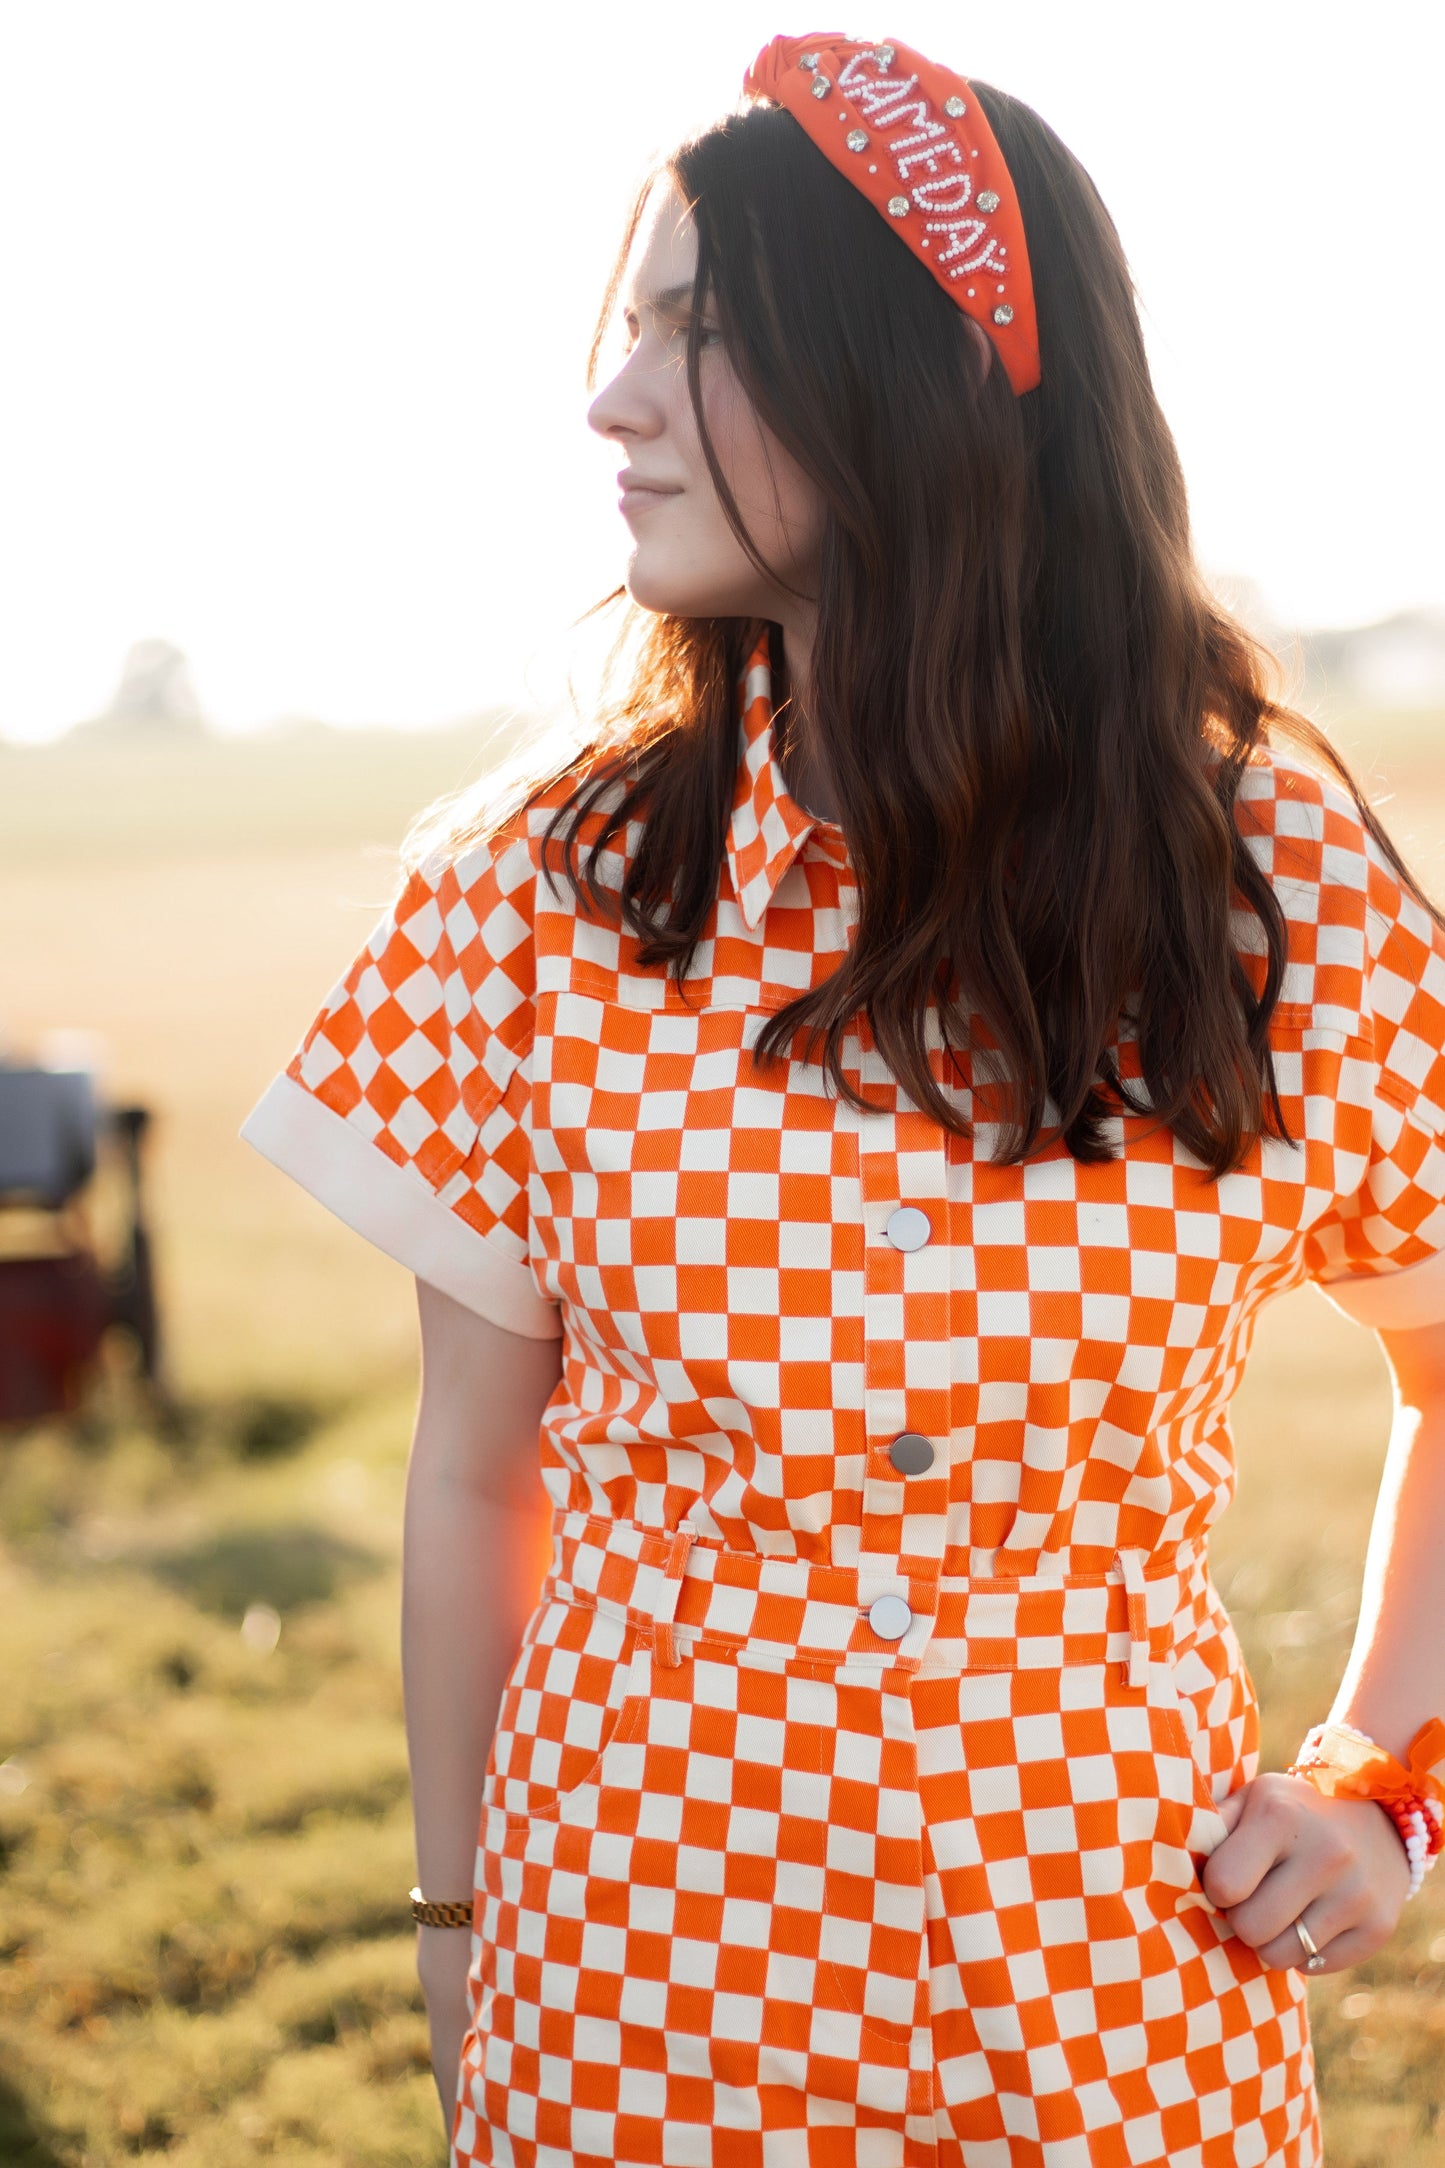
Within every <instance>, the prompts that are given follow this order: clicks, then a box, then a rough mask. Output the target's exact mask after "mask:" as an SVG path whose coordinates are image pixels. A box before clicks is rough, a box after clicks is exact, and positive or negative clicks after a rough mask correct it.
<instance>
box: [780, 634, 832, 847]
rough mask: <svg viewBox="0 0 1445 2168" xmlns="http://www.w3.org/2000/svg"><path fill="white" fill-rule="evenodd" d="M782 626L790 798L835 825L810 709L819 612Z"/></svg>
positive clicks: (823, 757) (822, 755)
mask: <svg viewBox="0 0 1445 2168" xmlns="http://www.w3.org/2000/svg"><path fill="white" fill-rule="evenodd" d="M781 622H782V632H783V670H784V675H785V677H786V680H787V685H786V692H787V699H788V704H789V709H790V714H789V724H790V727H789V729H788V730H787V732H786V733H785V736H786V751H785V752H784V753H783V754H782V755H781V756H780V757H781V765H782V769H783V776H784V779H785V781H786V783H787V786H788V792H789V795H790V796H791V797H792V798H793V799H795V800H796V802H797V803H798V804H799V805H800V806H801V807H802V808H803V810H804V812H805V813H811V814H812V815H813V817H814V818H815V819H816V820H824V821H836V820H838V818H839V812H838V804H837V799H836V797H835V795H834V791H833V783H832V778H831V777H830V775H829V772H828V762H827V758H826V755H825V753H824V751H823V748H822V746H821V745H820V744H819V741H818V732H817V729H816V727H815V725H814V723H813V719H812V711H811V709H810V706H809V693H810V689H811V679H812V667H811V666H812V659H813V627H814V624H815V622H816V612H814V611H811V610H809V611H808V612H807V614H806V616H802V615H801V614H800V616H799V617H797V618H793V617H791V616H790V617H788V618H784V619H783V620H782V621H781Z"/></svg>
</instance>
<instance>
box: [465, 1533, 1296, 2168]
mask: <svg viewBox="0 0 1445 2168" xmlns="http://www.w3.org/2000/svg"><path fill="white" fill-rule="evenodd" d="M877 1579H878V1577H877V1576H876V1574H875V1575H872V1576H870V1577H868V1585H865V1583H864V1577H863V1576H861V1575H860V1574H858V1573H856V1572H852V1571H848V1570H841V1569H835V1568H832V1567H819V1566H811V1565H808V1564H805V1563H800V1562H797V1561H794V1560H783V1559H769V1558H764V1557H762V1556H759V1555H753V1554H748V1553H744V1552H741V1551H737V1550H729V1549H724V1548H722V1547H720V1546H717V1545H715V1544H711V1543H704V1542H701V1541H697V1540H694V1539H693V1537H692V1534H691V1531H690V1530H689V1529H688V1528H687V1527H686V1526H685V1525H684V1527H683V1528H681V1529H680V1530H678V1531H675V1532H671V1533H667V1532H655V1531H651V1530H645V1529H643V1528H641V1527H638V1526H636V1525H634V1524H631V1523H628V1522H625V1521H608V1520H605V1519H597V1518H590V1517H588V1516H587V1515H585V1514H581V1513H569V1514H559V1515H558V1516H557V1517H556V1520H555V1523H554V1563H553V1570H552V1572H551V1574H550V1576H549V1578H548V1580H547V1582H546V1583H545V1585H544V1587H543V1590H542V1596H541V1601H540V1603H539V1605H538V1608H537V1610H536V1612H535V1614H534V1616H533V1618H532V1620H531V1622H530V1625H529V1628H528V1631H527V1635H526V1638H525V1641H524V1645H523V1648H522V1651H521V1653H520V1655H519V1657H518V1660H517V1663H516V1665H515V1667H514V1670H513V1672H512V1675H511V1679H510V1682H509V1684H508V1687H507V1689H506V1692H505V1695H504V1698H503V1703H502V1710H501V1716H500V1719H499V1724H498V1729H497V1735H496V1740H495V1743H494V1746H493V1751H492V1758H491V1763H490V1765H489V1768H488V1772H487V1778H486V1785H485V1792H484V1799H483V1806H482V1814H481V1824H480V1830H479V1840H478V1846H477V1864H476V1891H475V1905H476V1913H475V1923H474V1925H475V1932H474V1935H473V1947H472V1965H471V1974H470V1981H469V1990H470V1996H471V2013H470V2014H471V2025H470V2029H469V2030H468V2033H467V2035H466V2039H465V2042H464V2046H463V2051H462V2064H461V2071H460V2078H459V2088H458V2099H457V2106H456V2113H455V2118H454V2124H453V2132H452V2144H453V2151H452V2161H453V2168H470V2164H472V2163H481V2162H486V2163H506V2164H508V2168H613V2164H618V2163H626V2164H637V2168H642V2164H646V2168H663V2164H665V2168H1164V2164H1165V2163H1167V2164H1168V2168H1265V2164H1270V2168H1274V2164H1288V2168H1313V2164H1314V2163H1316V2162H1317V2161H1318V2160H1319V2158H1320V2152H1319V2133H1318V2126H1317V2120H1316V2111H1315V2104H1314V2091H1313V2083H1312V2070H1311V2059H1310V2048H1309V2041H1308V2033H1307V2028H1306V2024H1305V2019H1304V2013H1303V2000H1304V1987H1303V1983H1302V1981H1301V1980H1300V1978H1299V1976H1298V1974H1297V1973H1295V1972H1292V1971H1272V1970H1270V1969H1268V1968H1267V1967H1265V1966H1263V1965H1262V1964H1261V1963H1260V1962H1259V1960H1258V1958H1257V1957H1256V1955H1255V1953H1254V1952H1253V1951H1252V1950H1250V1949H1248V1948H1247V1947H1246V1946H1245V1945H1244V1944H1243V1943H1241V1942H1240V1941H1238V1939H1237V1938H1235V1937H1234V1936H1233V1935H1232V1934H1231V1932H1230V1930H1229V1928H1228V1925H1227V1923H1226V1922H1225V1921H1224V1920H1223V1919H1222V1918H1221V1916H1220V1915H1219V1914H1218V1913H1217V1912H1216V1911H1215V1910H1214V1909H1213V1907H1212V1906H1211V1905H1210V1904H1209V1902H1208V1900H1207V1898H1206V1897H1205V1895H1204V1892H1203V1890H1202V1888H1201V1887H1200V1882H1199V1869H1200V1866H1201V1864H1202V1862H1203V1860H1204V1858H1205V1857H1206V1856H1207V1855H1208V1853H1209V1852H1210V1850H1211V1849H1212V1848H1213V1846H1214V1845H1215V1844H1216V1843H1217V1842H1218V1841H1219V1840H1220V1838H1221V1836H1222V1834H1223V1826H1224V1825H1223V1823H1222V1820H1221V1818H1220V1815H1219V1812H1218V1808H1217V1806H1216V1804H1215V1798H1214V1794H1213V1791H1212V1789H1211V1783H1210V1776H1211V1773H1212V1772H1214V1771H1218V1770H1223V1771H1225V1772H1228V1771H1229V1770H1230V1769H1231V1768H1233V1769H1236V1770H1237V1769H1238V1768H1239V1767H1240V1766H1241V1763H1242V1762H1244V1761H1248V1762H1249V1763H1250V1764H1251V1765H1252V1753H1253V1726H1254V1706H1253V1696H1252V1692H1251V1689H1250V1687H1249V1682H1248V1678H1247V1675H1246V1673H1245V1670H1244V1665H1243V1660H1242V1657H1241V1655H1240V1652H1239V1648H1238V1643H1237V1641H1236V1640H1235V1638H1234V1634H1233V1630H1232V1628H1231V1627H1230V1625H1229V1621H1228V1618H1227V1616H1226V1614H1225V1613H1224V1611H1223V1610H1222V1608H1221V1606H1220V1604H1219V1601H1218V1598H1217V1596H1216V1595H1215V1593H1214V1591H1213V1588H1212V1585H1211V1583H1210V1581H1209V1577H1208V1573H1207V1569H1206V1565H1205V1560H1204V1558H1203V1556H1202V1555H1201V1554H1200V1553H1199V1552H1198V1551H1196V1550H1193V1549H1191V1548H1181V1549H1179V1550H1176V1551H1174V1552H1172V1553H1171V1554H1170V1555H1169V1556H1168V1557H1162V1556H1154V1557H1149V1558H1146V1557H1145V1556H1144V1555H1143V1554H1142V1553H1140V1552H1137V1551H1130V1552H1124V1553H1120V1554H1118V1556H1117V1557H1116V1559H1115V1562H1114V1567H1113V1569H1112V1570H1111V1571H1110V1572H1109V1573H1108V1574H1106V1575H1100V1576H1094V1577H1074V1578H1067V1579H1059V1578H1049V1577H1047V1576H1043V1575H1038V1576H1033V1577H1029V1578H1013V1579H1003V1578H1000V1579H983V1578H973V1577H970V1578H954V1577H933V1578H914V1579H911V1580H910V1579H909V1578H907V1577H906V1576H905V1577H901V1578H899V1579H897V1580H895V1581H893V1582H892V1583H890V1584H889V1585H888V1587H887V1589H886V1590H885V1591H884V1593H885V1594H886V1595H888V1596H890V1597H891V1599H892V1604H891V1614H890V1607H889V1605H887V1604H885V1605H883V1606H882V1607H880V1606H879V1605H878V1603H877V1589H876V1587H875V1586H874V1584H875V1583H876V1582H877ZM900 1597H901V1598H902V1599H903V1600H902V1602H900V1600H899V1599H900ZM905 1606H906V1610H905ZM870 1614H871V1617H870ZM905 1621H906V1623H905ZM875 1622H876V1624H875ZM879 1626H881V1627H882V1628H883V1631H881V1632H880V1631H879V1630H877V1629H878V1627H879ZM900 1629H901V1630H900ZM1228 1782H1229V1779H1228V1775H1227V1774H1226V1775H1225V1777H1224V1781H1223V1784H1222V1786H1221V1789H1227V1788H1228Z"/></svg>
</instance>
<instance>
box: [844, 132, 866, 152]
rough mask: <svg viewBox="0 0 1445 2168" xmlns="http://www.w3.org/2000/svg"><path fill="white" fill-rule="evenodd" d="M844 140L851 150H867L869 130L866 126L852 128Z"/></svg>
mask: <svg viewBox="0 0 1445 2168" xmlns="http://www.w3.org/2000/svg"><path fill="white" fill-rule="evenodd" d="M843 141H844V142H845V143H846V144H847V146H848V148H849V150H850V151H866V150H867V148H868V131H867V129H866V128H850V129H849V130H848V133H847V134H846V135H845V136H844V138H843Z"/></svg>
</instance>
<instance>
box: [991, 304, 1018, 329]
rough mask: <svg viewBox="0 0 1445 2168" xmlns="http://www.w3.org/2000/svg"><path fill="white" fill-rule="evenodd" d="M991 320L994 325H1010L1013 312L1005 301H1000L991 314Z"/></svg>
mask: <svg viewBox="0 0 1445 2168" xmlns="http://www.w3.org/2000/svg"><path fill="white" fill-rule="evenodd" d="M993 320H994V322H995V323H996V324H1011V323H1012V322H1013V320H1014V312H1013V310H1012V309H1011V308H1010V307H1009V305H1008V303H1007V302H1006V301H1000V303H999V305H998V307H997V308H996V309H995V310H994V312H993Z"/></svg>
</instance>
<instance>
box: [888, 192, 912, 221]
mask: <svg viewBox="0 0 1445 2168" xmlns="http://www.w3.org/2000/svg"><path fill="white" fill-rule="evenodd" d="M888 214H889V216H890V218H906V217H907V216H908V198H907V197H906V196H890V197H889V198H888Z"/></svg>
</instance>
